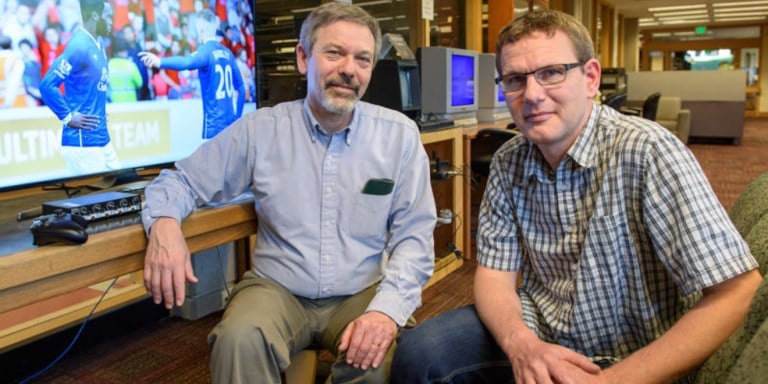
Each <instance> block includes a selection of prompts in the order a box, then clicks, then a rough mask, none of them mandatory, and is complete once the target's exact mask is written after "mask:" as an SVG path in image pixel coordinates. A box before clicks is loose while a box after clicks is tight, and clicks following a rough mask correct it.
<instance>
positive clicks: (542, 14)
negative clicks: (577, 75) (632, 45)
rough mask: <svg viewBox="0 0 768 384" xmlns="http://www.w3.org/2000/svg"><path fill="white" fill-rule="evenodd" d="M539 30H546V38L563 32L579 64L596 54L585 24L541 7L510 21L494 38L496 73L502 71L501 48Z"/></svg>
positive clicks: (561, 13)
mask: <svg viewBox="0 0 768 384" xmlns="http://www.w3.org/2000/svg"><path fill="white" fill-rule="evenodd" d="M539 31H541V32H545V33H546V34H547V36H549V37H552V36H553V35H554V34H555V32H557V31H561V32H563V33H565V35H566V36H568V38H569V39H570V40H571V44H572V45H573V51H574V52H575V53H576V58H577V60H578V61H579V62H581V63H584V62H586V61H587V60H589V59H591V58H594V57H595V46H594V44H593V43H592V38H591V37H590V36H589V31H588V30H587V28H586V27H585V26H584V24H582V23H581V22H580V21H579V20H578V19H576V18H575V17H573V16H571V15H569V14H567V13H564V12H560V11H555V10H551V9H541V10H535V11H531V12H528V13H526V14H525V15H523V16H520V17H519V18H517V19H515V20H512V21H511V22H509V23H508V24H507V25H505V26H504V28H502V29H501V32H499V37H498V39H496V69H497V70H498V71H499V73H501V49H502V48H503V47H504V46H505V45H507V44H514V43H515V42H517V41H518V40H520V39H522V38H524V37H528V36H530V35H531V34H533V33H534V32H539Z"/></svg>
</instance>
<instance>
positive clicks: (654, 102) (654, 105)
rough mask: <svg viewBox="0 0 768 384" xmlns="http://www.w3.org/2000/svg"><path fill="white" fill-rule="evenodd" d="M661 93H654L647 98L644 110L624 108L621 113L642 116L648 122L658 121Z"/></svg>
mask: <svg viewBox="0 0 768 384" xmlns="http://www.w3.org/2000/svg"><path fill="white" fill-rule="evenodd" d="M660 98H661V92H654V93H652V94H650V95H648V97H646V98H645V101H644V102H643V108H629V107H622V108H621V112H622V113H623V114H625V115H633V116H642V117H643V118H646V119H648V120H653V121H656V112H657V110H658V108H659V99H660Z"/></svg>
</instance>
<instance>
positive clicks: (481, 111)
mask: <svg viewBox="0 0 768 384" xmlns="http://www.w3.org/2000/svg"><path fill="white" fill-rule="evenodd" d="M479 62H480V77H479V81H478V85H477V88H478V92H479V94H480V102H479V105H478V108H477V121H478V122H480V123H495V122H497V121H503V120H510V119H511V118H512V117H511V116H510V114H509V109H507V103H506V98H505V97H504V92H502V91H501V87H499V86H498V85H496V80H495V79H496V78H497V77H498V72H497V71H496V55H495V54H493V53H481V54H480V58H479Z"/></svg>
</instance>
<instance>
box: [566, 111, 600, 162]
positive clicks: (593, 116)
mask: <svg viewBox="0 0 768 384" xmlns="http://www.w3.org/2000/svg"><path fill="white" fill-rule="evenodd" d="M602 110H603V109H602V106H600V105H598V104H597V103H595V102H592V112H590V114H589V119H588V120H587V124H586V126H585V127H584V129H583V130H582V131H581V134H579V137H577V138H576V141H575V142H574V143H573V145H571V148H569V149H568V156H570V157H571V159H573V161H574V162H576V164H578V165H580V166H581V167H583V168H593V167H595V166H597V145H596V144H595V142H596V141H597V137H596V135H597V130H598V129H597V125H598V123H599V122H600V113H601V112H602Z"/></svg>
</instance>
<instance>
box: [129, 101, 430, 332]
mask: <svg viewBox="0 0 768 384" xmlns="http://www.w3.org/2000/svg"><path fill="white" fill-rule="evenodd" d="M370 179H390V180H393V181H394V186H393V188H392V191H391V192H390V193H387V194H367V193H363V188H364V186H365V184H366V182H367V181H368V180H370ZM245 192H251V193H252V194H253V196H254V209H255V210H256V213H257V216H258V219H259V223H258V235H257V236H258V239H257V244H256V246H255V249H254V251H253V258H252V265H253V270H254V272H255V273H256V274H257V275H259V276H263V277H268V278H270V279H272V280H274V281H276V282H278V283H279V284H281V285H283V286H285V287H286V288H287V289H288V290H289V291H290V292H292V293H293V294H295V295H297V296H302V297H307V298H327V297H333V296H344V295H352V294H355V293H358V292H360V291H361V290H363V289H365V288H366V287H369V286H371V285H372V284H375V283H377V282H379V281H381V284H380V285H379V289H378V292H377V294H376V296H375V297H374V299H373V300H372V301H371V303H370V305H369V306H368V310H369V311H371V310H376V311H381V312H383V313H385V314H387V315H388V316H390V317H391V318H392V319H394V320H395V321H396V322H397V323H398V324H399V325H401V326H402V325H404V324H405V322H406V321H407V319H408V317H409V316H410V315H411V314H412V313H413V311H414V310H415V309H416V308H417V307H418V306H419V305H420V304H421V289H422V287H423V285H424V284H425V283H426V282H427V280H428V279H429V277H430V276H431V274H432V271H433V268H434V239H433V231H434V227H435V223H436V212H435V211H436V208H435V201H434V197H433V195H432V189H431V185H430V169H429V159H428V157H427V154H426V152H425V150H424V147H423V146H422V144H421V140H420V137H419V131H418V129H417V127H416V125H415V124H414V123H413V121H411V120H410V119H409V118H407V117H406V116H404V115H402V114H400V113H398V112H395V111H392V110H389V109H386V108H382V107H379V106H375V105H372V104H368V103H365V102H359V103H358V104H357V105H356V107H355V111H354V114H353V118H352V121H351V123H350V125H349V126H348V127H347V128H345V129H343V130H341V131H340V132H338V133H336V134H334V135H329V134H327V133H326V132H325V131H324V129H323V128H322V127H321V126H320V125H319V124H318V123H317V121H316V120H315V119H314V117H313V116H312V113H311V112H310V109H309V107H308V105H307V104H306V102H305V101H302V100H297V101H292V102H287V103H282V104H278V105H276V106H275V107H271V108H261V109H258V110H256V111H254V112H252V113H249V114H247V115H245V116H243V118H241V119H239V120H237V121H236V122H235V123H234V124H232V125H231V126H229V127H228V128H226V129H225V130H223V131H222V132H221V133H220V134H219V135H217V136H216V137H215V138H213V139H212V140H210V141H207V142H205V143H204V144H203V145H202V146H201V147H200V148H199V149H198V150H197V151H196V152H195V153H193V154H192V155H191V156H190V157H188V158H186V159H184V160H181V161H179V162H177V163H176V170H175V171H171V170H164V171H163V172H162V173H161V174H160V176H159V177H158V178H156V179H155V181H153V182H152V184H150V185H149V186H148V187H147V188H146V190H145V195H146V207H145V209H144V211H143V213H142V219H143V221H144V226H145V229H147V230H149V228H150V227H151V225H152V223H154V221H155V220H156V219H157V218H159V217H162V216H167V217H173V218H175V219H177V220H178V221H179V222H181V220H182V219H183V218H184V217H186V216H187V215H189V214H190V213H191V212H192V211H193V210H194V209H195V208H196V207H198V206H202V205H205V204H209V203H222V202H226V201H230V200H232V199H234V198H237V197H238V196H240V195H242V194H243V193H245Z"/></svg>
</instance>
